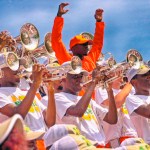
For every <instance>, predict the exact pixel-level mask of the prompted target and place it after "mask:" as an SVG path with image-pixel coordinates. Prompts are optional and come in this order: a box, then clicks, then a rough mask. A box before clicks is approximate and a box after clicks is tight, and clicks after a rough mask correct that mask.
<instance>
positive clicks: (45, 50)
mask: <svg viewBox="0 0 150 150" xmlns="http://www.w3.org/2000/svg"><path fill="white" fill-rule="evenodd" d="M32 56H33V57H34V58H35V60H36V61H37V62H38V63H40V64H44V65H47V64H49V63H52V62H54V61H56V60H57V59H56V57H55V53H54V51H53V49H52V45H51V33H50V32H48V33H47V34H46V35H45V38H44V43H43V44H41V45H40V46H39V47H38V48H37V49H35V50H34V51H33V52H32Z"/></svg>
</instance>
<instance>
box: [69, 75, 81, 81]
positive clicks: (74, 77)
mask: <svg viewBox="0 0 150 150" xmlns="http://www.w3.org/2000/svg"><path fill="white" fill-rule="evenodd" d="M70 77H71V78H72V79H74V80H76V79H79V78H80V79H82V77H83V74H80V75H73V76H70Z"/></svg>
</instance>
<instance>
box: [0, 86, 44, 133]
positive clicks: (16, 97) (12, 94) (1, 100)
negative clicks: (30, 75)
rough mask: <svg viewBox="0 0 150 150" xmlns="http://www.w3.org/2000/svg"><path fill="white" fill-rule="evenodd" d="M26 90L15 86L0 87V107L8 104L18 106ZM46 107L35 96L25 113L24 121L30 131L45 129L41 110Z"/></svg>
mask: <svg viewBox="0 0 150 150" xmlns="http://www.w3.org/2000/svg"><path fill="white" fill-rule="evenodd" d="M26 94H27V91H22V90H20V89H19V88H16V87H1V88H0V108H3V107H4V106H6V105H8V104H13V105H16V106H18V105H19V104H20V103H21V101H23V99H24V98H25V96H26ZM44 109H46V107H45V106H44V105H43V104H42V103H41V102H40V101H39V100H38V98H37V97H36V96H35V98H34V100H33V103H32V105H31V107H30V109H29V112H28V113H27V115H26V117H25V119H24V122H25V124H26V125H27V126H28V127H29V128H30V129H31V130H32V131H45V129H46V125H45V122H44V118H43V114H42V112H43V110H44ZM3 117H6V116H3Z"/></svg>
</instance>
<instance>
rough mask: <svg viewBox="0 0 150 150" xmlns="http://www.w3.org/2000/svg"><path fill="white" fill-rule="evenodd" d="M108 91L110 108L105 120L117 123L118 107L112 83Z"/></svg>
mask: <svg viewBox="0 0 150 150" xmlns="http://www.w3.org/2000/svg"><path fill="white" fill-rule="evenodd" d="M107 93H108V99H109V109H108V113H107V114H106V116H105V118H104V121H106V122H107V123H109V124H116V123H117V120H118V118H117V108H116V104H115V98H114V94H113V90H112V87H111V85H109V86H108V88H107Z"/></svg>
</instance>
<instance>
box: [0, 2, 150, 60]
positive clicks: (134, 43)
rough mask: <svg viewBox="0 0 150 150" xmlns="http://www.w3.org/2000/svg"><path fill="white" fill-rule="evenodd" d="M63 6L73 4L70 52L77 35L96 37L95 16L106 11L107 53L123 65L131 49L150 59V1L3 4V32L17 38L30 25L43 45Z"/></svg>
mask: <svg viewBox="0 0 150 150" xmlns="http://www.w3.org/2000/svg"><path fill="white" fill-rule="evenodd" d="M61 2H68V3H69V4H70V5H69V6H68V7H67V9H69V12H68V13H67V14H65V15H64V18H65V26H64V29H63V41H64V43H65V45H66V47H67V48H69V41H70V38H71V37H73V36H74V35H76V34H79V33H81V32H90V33H92V34H93V33H94V28H95V19H94V17H93V15H94V12H95V10H96V9H97V8H103V9H104V19H103V20H104V22H105V24H106V28H105V38H104V46H103V50H102V51H103V53H105V52H111V53H112V54H113V55H114V57H115V59H116V60H117V62H120V61H122V60H124V59H125V58H126V53H127V51H128V50H129V49H131V48H135V49H137V50H138V51H139V52H140V53H141V54H142V56H143V58H144V60H146V61H147V60H149V59H150V17H149V14H150V0H135V1H134V0H132V1H131V0H68V1H62V0H53V1H52V0H0V6H1V9H0V14H1V15H0V31H2V30H8V31H9V32H10V33H11V34H12V35H13V36H14V37H15V36H17V35H19V32H20V28H21V26H22V25H23V24H25V23H27V22H29V23H32V24H34V25H35V26H36V27H37V28H38V30H39V33H40V43H43V39H44V35H45V34H46V33H47V32H51V29H52V26H53V20H54V18H55V16H56V14H57V10H58V5H59V4H60V3H61Z"/></svg>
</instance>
